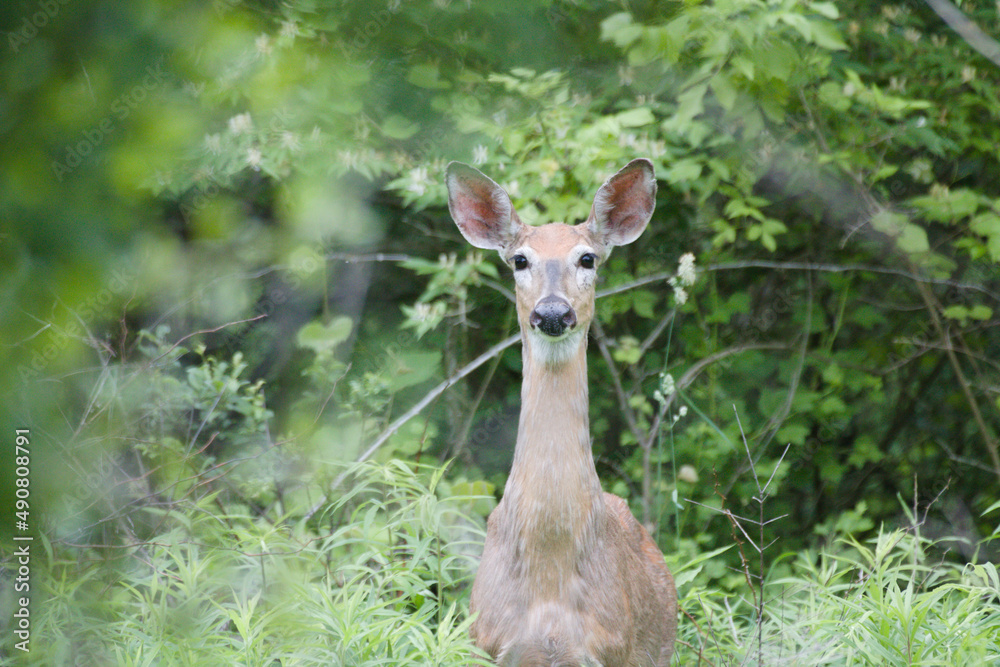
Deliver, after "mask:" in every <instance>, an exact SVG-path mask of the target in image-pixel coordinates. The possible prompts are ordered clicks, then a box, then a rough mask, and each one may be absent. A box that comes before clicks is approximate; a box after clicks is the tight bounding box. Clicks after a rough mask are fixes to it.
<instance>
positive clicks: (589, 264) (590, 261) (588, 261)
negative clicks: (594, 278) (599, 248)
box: [580, 252, 597, 269]
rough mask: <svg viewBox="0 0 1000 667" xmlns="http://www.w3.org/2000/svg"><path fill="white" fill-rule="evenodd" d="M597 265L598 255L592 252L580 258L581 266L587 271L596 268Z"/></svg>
mask: <svg viewBox="0 0 1000 667" xmlns="http://www.w3.org/2000/svg"><path fill="white" fill-rule="evenodd" d="M596 263H597V255H595V254H594V253H592V252H588V253H584V254H583V255H581V256H580V266H582V267H583V268H585V269H592V268H594V264H596Z"/></svg>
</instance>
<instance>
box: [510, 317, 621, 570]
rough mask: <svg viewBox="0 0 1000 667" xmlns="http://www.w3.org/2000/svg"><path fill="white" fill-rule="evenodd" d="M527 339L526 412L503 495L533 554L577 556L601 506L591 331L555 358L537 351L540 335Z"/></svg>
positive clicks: (523, 398)
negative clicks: (593, 440)
mask: <svg viewBox="0 0 1000 667" xmlns="http://www.w3.org/2000/svg"><path fill="white" fill-rule="evenodd" d="M522 340H523V345H524V349H523V358H524V380H523V384H522V386H521V417H520V421H519V422H518V431H517V445H516V447H515V449H514V462H513V465H512V467H511V473H510V477H509V478H508V481H507V487H506V489H505V492H504V499H505V502H509V503H511V504H512V507H511V509H512V510H513V511H514V512H515V516H516V520H515V522H514V524H513V525H514V530H515V531H516V532H518V533H520V534H519V535H517V538H518V539H519V540H520V543H521V544H523V545H524V546H525V548H526V549H527V550H528V551H529V552H531V553H535V554H538V555H539V556H541V557H542V558H546V557H549V558H558V557H559V556H560V555H561V554H562V555H565V556H567V557H572V555H573V553H578V552H579V551H580V550H581V549H584V548H586V544H587V543H589V541H590V539H589V538H591V537H592V536H593V535H594V530H595V527H596V526H597V525H598V522H599V521H600V520H601V518H602V516H601V512H602V511H603V504H602V503H601V502H600V501H601V493H602V491H601V483H600V480H599V479H598V477H597V470H596V469H595V467H594V457H593V454H592V452H591V447H590V420H589V416H588V408H589V397H588V391H587V336H586V333H583V335H581V336H579V341H578V344H577V345H576V349H575V350H572V351H571V352H569V353H562V354H560V355H557V356H558V358H557V359H555V360H554V361H546V360H545V359H544V358H543V355H540V354H535V353H533V350H532V348H531V346H532V344H535V345H540V344H542V342H541V341H533V340H532V336H531V335H523V336H522ZM563 342H564V343H565V342H568V341H563ZM511 537H514V536H511Z"/></svg>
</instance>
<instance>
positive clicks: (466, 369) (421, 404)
mask: <svg viewBox="0 0 1000 667" xmlns="http://www.w3.org/2000/svg"><path fill="white" fill-rule="evenodd" d="M520 339H521V334H520V333H517V334H514V335H513V336H508V337H507V338H504V339H503V340H502V341H500V342H499V343H497V344H496V345H494V346H493V347H491V348H490V349H488V350H486V351H485V352H483V353H482V354H480V355H479V356H478V357H476V358H475V359H473V360H472V361H470V362H469V363H467V364H466V365H465V366H463V367H462V368H461V369H460V370H459V371H458V372H457V373H455V374H454V375H452V376H451V377H449V378H448V379H446V380H445V381H444V382H442V383H441V384H439V385H438V386H436V387H434V388H433V389H431V390H430V391H429V392H428V393H427V395H426V396H424V397H423V398H422V399H420V400H419V401H418V402H417V403H416V404H415V405H414V406H413V407H411V408H410V409H409V410H407V411H406V412H405V413H403V414H402V415H400V417H399V418H398V419H396V421H394V422H392V423H391V424H389V426H388V427H387V428H386V429H385V430H384V431H382V433H381V434H380V435H379V436H378V437H377V438H375V441H374V442H373V443H372V444H371V445H370V446H369V447H368V449H366V450H365V451H364V452H363V453H362V454H361V456H359V457H358V458H357V462H358V463H361V462H363V461H367V460H368V459H369V458H371V456H372V454H374V453H375V452H376V451H378V448H379V447H381V446H382V445H383V444H385V442H386V441H387V440H388V439H389V438H391V437H392V436H393V435H394V434H395V433H396V431H398V430H399V429H400V428H401V427H402V426H403V425H404V424H405V423H406V422H408V421H410V420H411V419H412V418H413V417H415V416H417V415H418V414H420V412H421V411H422V410H423V409H424V408H425V407H427V406H428V405H430V403H431V402H432V401H433V400H434V399H436V398H437V397H438V396H440V395H441V394H443V393H444V391H445V390H446V389H448V388H449V387H451V386H452V385H454V384H455V383H456V382H458V381H459V380H461V379H462V378H464V377H465V376H466V375H468V374H469V373H471V372H472V371H474V370H476V369H477V368H479V367H480V366H482V365H483V364H485V363H486V362H487V361H489V360H490V359H492V358H493V357H494V356H496V355H498V354H500V353H501V352H503V351H504V350H506V349H507V348H508V347H510V346H511V345H513V344H514V343H516V342H517V341H519V340H520ZM349 474H350V471H349V470H345V471H344V472H342V473H340V475H338V476H337V478H336V479H335V480H334V481H333V484H332V486H331V487H330V492H329V493H333V492H334V491H336V490H337V489H338V488H340V485H341V484H343V482H344V479H346V478H347V476H348V475H349ZM329 493H328V494H327V495H324V496H323V498H322V499H321V500H320V501H319V502H318V503H316V504H315V505H313V507H312V509H310V510H309V511H308V512H307V513H306V518H307V519H308V518H310V517H312V515H313V514H315V513H316V512H317V511H318V510H319V508H320V507H322V506H323V504H324V503H326V500H327V498H328V497H329Z"/></svg>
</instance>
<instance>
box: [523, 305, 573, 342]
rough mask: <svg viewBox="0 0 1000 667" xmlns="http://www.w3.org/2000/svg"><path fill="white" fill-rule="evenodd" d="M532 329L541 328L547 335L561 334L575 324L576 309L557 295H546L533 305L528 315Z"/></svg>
mask: <svg viewBox="0 0 1000 667" xmlns="http://www.w3.org/2000/svg"><path fill="white" fill-rule="evenodd" d="M528 324H530V325H531V328H532V329H541V330H542V332H544V333H546V334H548V335H549V336H553V337H555V336H561V335H562V334H563V333H564V332H565V331H566V329H569V328H571V327H573V326H576V311H574V310H573V307H572V306H571V305H569V303H567V302H566V300H565V299H562V298H560V297H557V296H547V297H545V298H544V299H542V300H541V301H539V302H538V304H537V305H535V309H534V310H532V311H531V315H530V316H529V317H528Z"/></svg>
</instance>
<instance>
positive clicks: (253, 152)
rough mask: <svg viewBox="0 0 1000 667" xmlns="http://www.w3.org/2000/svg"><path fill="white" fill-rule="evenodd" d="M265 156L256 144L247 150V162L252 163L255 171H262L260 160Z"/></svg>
mask: <svg viewBox="0 0 1000 667" xmlns="http://www.w3.org/2000/svg"><path fill="white" fill-rule="evenodd" d="M263 158H264V156H263V155H262V154H261V152H260V149H259V148H257V147H256V146H254V147H253V148H251V149H250V150H248V151H247V164H248V165H250V166H251V167H252V168H253V170H254V171H260V161H261V160H262V159H263Z"/></svg>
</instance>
